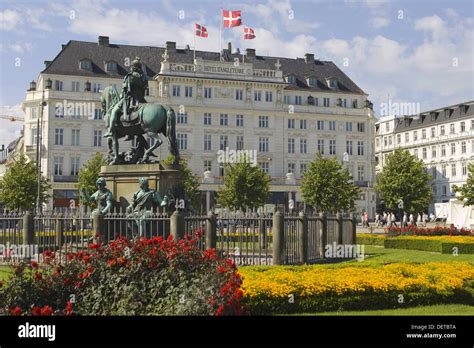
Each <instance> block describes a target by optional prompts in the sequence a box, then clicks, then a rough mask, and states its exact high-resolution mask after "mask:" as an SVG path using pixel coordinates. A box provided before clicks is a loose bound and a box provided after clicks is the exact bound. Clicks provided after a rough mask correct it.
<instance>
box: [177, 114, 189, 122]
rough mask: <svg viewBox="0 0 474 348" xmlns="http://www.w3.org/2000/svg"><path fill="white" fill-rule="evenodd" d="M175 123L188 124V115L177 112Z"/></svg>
mask: <svg viewBox="0 0 474 348" xmlns="http://www.w3.org/2000/svg"><path fill="white" fill-rule="evenodd" d="M176 123H179V124H187V123H188V113H187V112H178V117H177V118H176Z"/></svg>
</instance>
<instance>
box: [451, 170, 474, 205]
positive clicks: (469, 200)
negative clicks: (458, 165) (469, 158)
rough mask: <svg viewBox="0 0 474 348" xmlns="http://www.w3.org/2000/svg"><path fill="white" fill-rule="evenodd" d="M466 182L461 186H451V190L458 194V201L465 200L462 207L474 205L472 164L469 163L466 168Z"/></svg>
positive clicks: (473, 171)
mask: <svg viewBox="0 0 474 348" xmlns="http://www.w3.org/2000/svg"><path fill="white" fill-rule="evenodd" d="M467 170H468V174H467V181H466V183H465V184H464V185H462V186H456V185H454V186H453V190H454V192H456V193H459V196H458V197H459V199H462V200H465V201H466V202H464V206H468V205H474V163H470V164H469V165H468V167H467Z"/></svg>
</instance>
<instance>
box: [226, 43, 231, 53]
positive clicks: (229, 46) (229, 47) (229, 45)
mask: <svg viewBox="0 0 474 348" xmlns="http://www.w3.org/2000/svg"><path fill="white" fill-rule="evenodd" d="M227 49H228V50H229V54H230V53H232V43H230V42H228V43H227Z"/></svg>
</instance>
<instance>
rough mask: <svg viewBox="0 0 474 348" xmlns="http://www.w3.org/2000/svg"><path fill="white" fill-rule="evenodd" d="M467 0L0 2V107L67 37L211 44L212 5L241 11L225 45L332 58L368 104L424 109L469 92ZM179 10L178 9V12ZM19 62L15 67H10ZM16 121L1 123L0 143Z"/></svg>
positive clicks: (473, 33) (472, 15) (470, 19)
mask: <svg viewBox="0 0 474 348" xmlns="http://www.w3.org/2000/svg"><path fill="white" fill-rule="evenodd" d="M473 6H474V2H473V1H471V0H407V1H399V0H394V1H385V0H379V1H376V0H336V1H334V0H333V1H330V0H307V1H305V0H275V1H271V0H263V1H244V0H239V1H191V0H188V1H166V0H164V1H151V0H134V1H131V0H130V1H106V0H102V1H101V0H97V1H91V0H71V1H54V0H49V1H42V0H37V1H21V0H20V1H18V0H17V1H10V0H1V1H0V65H1V67H0V69H1V70H0V114H16V113H20V114H21V111H20V108H19V104H20V103H21V101H22V100H23V99H24V97H25V92H26V89H27V88H28V83H29V82H30V81H31V80H34V79H36V78H37V76H38V73H39V72H40V71H41V70H42V68H43V61H44V60H51V59H53V58H54V57H55V56H56V55H57V53H58V52H59V51H60V48H61V44H64V43H67V42H68V41H69V40H86V41H96V40H97V36H99V35H106V36H109V37H110V41H111V42H112V43H126V44H138V45H150V46H160V45H163V44H164V42H165V41H176V42H177V44H178V46H184V45H186V44H190V45H191V46H192V45H193V34H194V31H193V27H194V23H195V22H198V23H200V24H203V25H206V26H207V28H208V31H209V38H208V39H198V43H197V47H198V49H203V50H204V49H209V50H218V49H219V23H220V22H219V20H220V12H219V11H220V10H219V9H220V8H221V7H222V8H224V9H230V10H242V18H243V22H244V25H247V26H250V27H252V28H254V30H255V34H256V35H257V38H256V39H255V40H252V41H243V40H242V38H241V36H242V28H241V27H240V28H232V29H226V30H225V31H224V40H225V42H227V41H229V40H230V41H231V42H232V43H233V46H234V47H239V48H240V49H241V50H244V49H245V48H247V47H253V48H256V50H257V54H264V55H266V54H269V55H273V56H284V57H303V56H304V54H305V53H307V52H308V53H314V54H315V57H316V58H319V59H321V60H332V61H334V62H335V63H336V64H337V65H338V66H339V67H340V68H341V69H343V70H344V71H345V72H346V73H347V74H348V75H349V76H350V77H351V78H352V79H353V80H354V81H355V82H356V83H357V84H358V85H359V86H360V87H361V88H362V89H363V90H364V91H365V92H366V93H368V94H369V98H370V99H371V100H372V101H373V102H374V108H375V111H376V113H377V115H378V113H379V110H380V104H381V103H382V102H384V101H387V99H388V98H390V99H391V101H392V102H411V103H419V105H420V109H421V110H422V111H423V110H429V109H431V108H436V107H441V106H445V105H450V104H456V103H459V102H463V101H467V100H472V99H474V48H473V47H474V46H473V44H472V43H473V42H474V8H473ZM180 11H184V12H180ZM18 63H19V64H18ZM18 65H19V66H18ZM19 127H20V124H19V123H11V122H8V121H4V120H0V144H1V143H8V141H10V140H12V139H13V138H14V137H15V135H17V134H18V129H19Z"/></svg>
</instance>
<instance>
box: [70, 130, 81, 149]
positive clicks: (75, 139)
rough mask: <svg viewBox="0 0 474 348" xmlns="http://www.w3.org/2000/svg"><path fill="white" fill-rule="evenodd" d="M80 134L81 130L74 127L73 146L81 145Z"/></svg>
mask: <svg viewBox="0 0 474 348" xmlns="http://www.w3.org/2000/svg"><path fill="white" fill-rule="evenodd" d="M80 134H81V131H80V130H79V129H73V130H72V131H71V145H72V146H79V139H80Z"/></svg>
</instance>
